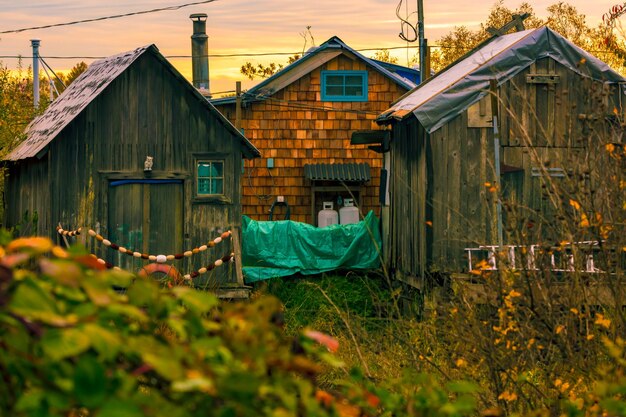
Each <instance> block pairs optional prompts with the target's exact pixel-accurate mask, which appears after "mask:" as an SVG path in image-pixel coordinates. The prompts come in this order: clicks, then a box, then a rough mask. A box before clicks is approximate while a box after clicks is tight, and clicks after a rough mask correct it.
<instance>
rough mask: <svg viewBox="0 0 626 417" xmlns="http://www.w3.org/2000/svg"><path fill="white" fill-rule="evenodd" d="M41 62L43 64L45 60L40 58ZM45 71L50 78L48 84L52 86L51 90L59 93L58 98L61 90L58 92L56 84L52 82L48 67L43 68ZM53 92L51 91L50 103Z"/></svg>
mask: <svg viewBox="0 0 626 417" xmlns="http://www.w3.org/2000/svg"><path fill="white" fill-rule="evenodd" d="M39 60H40V61H42V62H43V60H42V59H41V58H39ZM43 70H44V72H45V73H46V77H48V84H49V85H50V89H51V90H52V89H54V91H55V92H56V93H57V97H58V96H59V90H57V86H56V85H54V82H53V81H52V77H51V76H50V73H49V72H48V68H46V66H45V65H44V66H43ZM52 98H53V97H52V91H50V101H52Z"/></svg>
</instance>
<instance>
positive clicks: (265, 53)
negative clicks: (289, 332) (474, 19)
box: [0, 0, 470, 59]
mask: <svg viewBox="0 0 626 417" xmlns="http://www.w3.org/2000/svg"><path fill="white" fill-rule="evenodd" d="M213 1H214V0H213ZM409 48H419V46H409ZM429 48H442V49H463V50H469V49H470V48H461V47H456V46H437V45H430V46H429ZM394 49H406V46H391V47H379V48H364V49H354V50H355V51H357V52H366V51H380V50H394ZM299 54H301V51H297V52H258V53H241V54H209V55H206V57H207V58H245V57H256V56H280V55H287V56H293V55H299ZM164 56H165V58H168V59H169V58H192V56H191V55H164ZM7 58H15V59H17V58H22V59H30V58H32V56H25V55H0V59H7ZM47 58H48V59H104V58H107V57H106V56H70V55H57V56H54V55H52V56H51V55H48V56H47Z"/></svg>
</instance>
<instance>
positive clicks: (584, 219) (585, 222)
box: [580, 213, 590, 227]
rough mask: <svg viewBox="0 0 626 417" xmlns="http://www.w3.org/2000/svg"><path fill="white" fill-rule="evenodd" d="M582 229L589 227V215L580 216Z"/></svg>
mask: <svg viewBox="0 0 626 417" xmlns="http://www.w3.org/2000/svg"><path fill="white" fill-rule="evenodd" d="M580 219H581V220H580V227H589V225H590V223H589V219H588V218H587V215H586V214H585V213H583V214H581V215H580Z"/></svg>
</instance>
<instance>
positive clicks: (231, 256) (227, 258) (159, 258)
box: [56, 226, 235, 281]
mask: <svg viewBox="0 0 626 417" xmlns="http://www.w3.org/2000/svg"><path fill="white" fill-rule="evenodd" d="M56 230H57V232H58V233H59V234H60V235H62V236H78V235H80V233H81V231H82V227H79V228H78V229H76V230H64V229H63V228H62V227H61V226H57V228H56ZM88 234H89V236H91V237H93V238H94V239H96V240H98V241H99V242H102V244H103V245H104V246H107V247H108V248H110V249H112V250H115V251H118V252H120V253H124V254H126V255H129V256H132V257H134V258H141V259H146V260H149V261H152V262H156V263H157V264H164V263H165V262H168V261H173V260H178V259H183V258H189V257H191V256H193V255H196V254H198V253H200V252H204V251H206V250H207V249H208V248H212V247H214V246H215V245H217V244H219V243H221V242H223V241H224V239H227V238H229V237H231V236H232V232H231V231H230V230H229V231H226V232H224V233H222V234H221V235H220V236H218V237H216V238H215V239H213V240H210V241H208V242H207V243H206V245H202V246H199V247H196V248H193V249H191V250H186V251H184V252H183V253H178V254H175V255H161V254H160V255H150V254H146V253H141V252H137V251H133V250H131V249H126V248H124V247H123V246H119V245H117V244H115V243H113V242H111V241H110V240H108V239H106V238H105V237H104V236H102V235H100V234H99V233H96V231H95V230H93V229H89V230H88ZM90 256H92V257H93V258H95V259H96V260H97V262H98V263H100V264H102V265H104V266H105V267H106V268H107V269H115V270H121V268H120V267H118V266H115V265H113V264H112V263H110V262H107V261H105V260H104V259H102V258H98V257H97V256H96V255H94V254H91V255H90ZM234 261H235V253H234V252H231V253H228V254H226V255H224V256H222V257H221V258H219V259H217V260H215V261H214V262H213V263H211V264H209V265H207V266H205V267H202V268H199V269H197V270H196V271H193V272H192V273H190V274H186V275H184V276H183V278H184V279H185V280H186V281H192V280H193V279H194V278H197V277H199V276H200V275H204V274H206V273H207V272H209V271H211V270H213V269H215V268H218V267H220V266H222V265H224V264H226V263H228V262H234Z"/></svg>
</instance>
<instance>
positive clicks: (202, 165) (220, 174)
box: [196, 161, 224, 196]
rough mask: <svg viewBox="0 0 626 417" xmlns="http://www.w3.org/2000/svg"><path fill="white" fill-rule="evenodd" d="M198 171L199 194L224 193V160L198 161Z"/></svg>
mask: <svg viewBox="0 0 626 417" xmlns="http://www.w3.org/2000/svg"><path fill="white" fill-rule="evenodd" d="M196 173H197V184H198V188H197V192H198V195H199V196H207V195H222V194H224V161H198V163H197V171H196Z"/></svg>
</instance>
